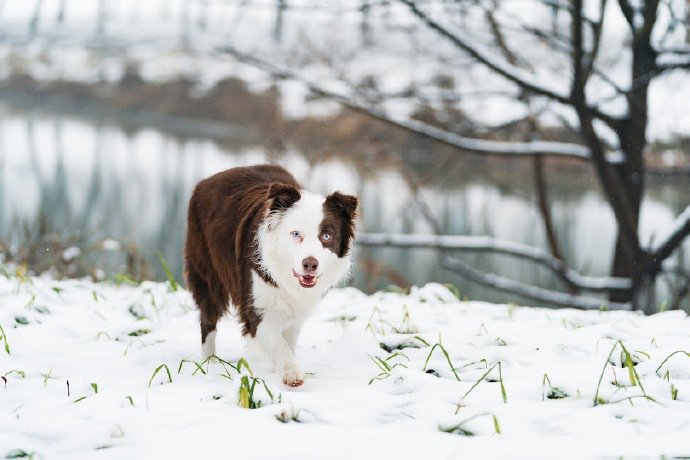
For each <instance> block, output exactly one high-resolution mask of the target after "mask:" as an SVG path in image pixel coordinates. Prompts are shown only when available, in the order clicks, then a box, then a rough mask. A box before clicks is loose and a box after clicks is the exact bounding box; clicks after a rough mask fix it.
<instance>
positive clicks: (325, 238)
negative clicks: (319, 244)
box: [321, 233, 331, 241]
mask: <svg viewBox="0 0 690 460" xmlns="http://www.w3.org/2000/svg"><path fill="white" fill-rule="evenodd" d="M321 239H322V240H324V241H330V240H331V234H330V233H324V234H323V235H321Z"/></svg>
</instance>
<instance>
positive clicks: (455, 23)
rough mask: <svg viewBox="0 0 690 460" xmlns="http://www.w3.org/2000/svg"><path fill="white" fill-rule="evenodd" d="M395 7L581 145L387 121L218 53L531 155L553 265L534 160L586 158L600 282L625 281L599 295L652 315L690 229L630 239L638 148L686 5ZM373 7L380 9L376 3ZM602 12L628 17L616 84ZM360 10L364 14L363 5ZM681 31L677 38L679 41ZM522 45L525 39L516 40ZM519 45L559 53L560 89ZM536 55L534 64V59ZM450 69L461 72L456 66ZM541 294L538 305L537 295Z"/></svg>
mask: <svg viewBox="0 0 690 460" xmlns="http://www.w3.org/2000/svg"><path fill="white" fill-rule="evenodd" d="M396 3H397V4H399V5H402V6H404V7H405V8H406V9H407V10H408V12H409V13H410V14H411V17H412V18H414V20H416V22H417V23H416V27H417V28H418V29H420V28H421V29H425V30H426V32H427V33H432V34H435V35H436V36H437V37H438V38H440V39H441V40H443V42H444V43H445V44H447V45H449V46H450V47H452V48H453V49H455V50H456V52H457V54H458V56H463V57H469V58H471V59H472V60H473V61H474V62H475V63H476V65H479V66H483V67H484V68H485V69H488V70H489V71H490V72H491V73H493V74H494V75H497V76H499V77H501V78H502V79H504V80H505V81H507V82H509V83H510V84H512V85H513V86H514V87H515V88H516V89H517V90H518V93H519V94H520V97H521V99H522V100H523V101H525V102H526V103H528V104H529V103H530V101H532V100H546V101H550V103H551V104H553V105H554V106H556V107H557V108H558V109H557V111H560V113H563V112H567V113H569V114H572V115H573V116H574V117H573V118H574V120H576V122H575V123H574V124H573V125H572V126H570V127H571V128H572V129H573V130H574V131H575V132H576V134H577V136H578V138H579V139H580V142H579V143H576V144H570V143H565V142H553V141H542V140H539V139H537V138H534V137H532V138H529V139H525V140H524V141H523V142H495V141H489V140H486V139H475V138H468V137H466V136H461V135H460V134H458V133H456V132H451V131H448V130H446V129H444V128H440V127H438V126H431V125H428V124H425V123H423V122H420V121H418V120H412V119H403V118H400V117H396V116H394V115H391V114H389V113H387V112H385V111H384V110H382V109H381V108H380V107H379V106H377V105H373V104H371V103H368V102H367V101H366V100H364V101H362V99H361V98H357V97H353V95H352V94H342V93H337V92H335V91H329V90H328V89H326V88H324V87H323V86H322V85H320V84H318V83H315V82H310V81H308V79H305V78H304V77H303V76H301V75H299V74H297V73H295V72H293V71H290V70H289V69H286V68H283V67H280V66H276V65H275V64H272V63H269V62H267V61H266V60H262V59H260V58H257V57H256V56H255V55H248V54H245V53H242V52H241V51H239V50H237V49H234V48H232V47H228V48H226V49H225V51H229V52H231V53H232V54H233V55H234V56H235V57H237V58H239V59H241V60H244V61H245V62H249V63H251V64H254V65H257V66H259V67H262V68H264V69H265V70H267V71H268V72H270V73H272V74H273V75H274V76H277V77H280V78H288V79H296V80H300V81H302V82H303V83H304V84H305V85H306V86H307V87H308V88H309V89H310V90H311V91H312V92H313V93H315V94H317V95H320V96H322V97H328V98H331V99H334V100H337V101H339V102H341V103H342V104H344V105H345V106H347V107H348V108H350V109H353V110H356V111H358V112H361V113H364V114H366V115H368V116H372V117H374V118H376V119H378V120H381V121H384V122H386V123H389V124H392V125H395V126H398V127H400V128H403V129H406V130H409V131H412V132H415V133H417V134H420V135H422V136H425V137H427V138H430V139H433V140H435V141H438V142H441V143H443V144H445V145H449V146H452V147H454V148H457V149H458V151H459V152H463V153H471V154H477V155H493V156H506V155H510V156H515V155H518V156H520V155H523V156H526V157H533V158H535V167H534V172H535V184H536V189H537V191H538V196H539V205H540V209H541V211H542V215H543V216H544V219H545V228H546V230H547V235H548V237H549V243H550V249H551V256H552V257H553V259H554V260H560V261H561V262H563V261H562V257H561V256H560V253H559V250H558V244H557V236H556V235H555V233H554V232H553V230H552V226H551V224H550V222H549V219H550V214H549V211H548V195H547V185H546V181H545V179H544V176H543V169H542V167H543V166H542V164H541V160H540V159H541V158H545V157H547V156H555V157H568V158H576V159H579V160H583V161H587V162H591V164H592V165H593V167H594V171H595V173H596V177H597V179H598V181H599V183H600V185H601V188H602V191H603V193H604V196H605V199H606V200H607V201H608V203H609V205H610V206H611V209H612V211H613V214H614V216H615V219H616V222H617V226H618V234H617V238H616V243H615V248H614V257H613V266H612V268H611V279H616V280H620V279H626V280H629V284H628V286H627V288H623V289H621V288H620V287H621V285H618V286H617V288H615V289H608V290H607V291H608V292H609V297H610V302H611V303H612V304H616V305H625V304H628V305H631V306H632V307H633V308H635V309H642V310H645V311H647V312H651V311H652V310H653V309H654V308H655V299H654V296H653V293H654V285H655V281H656V278H657V275H658V274H659V273H660V271H661V270H662V269H663V267H662V263H663V262H664V260H666V259H667V258H668V257H669V256H670V255H671V254H672V253H673V252H674V250H675V249H676V248H678V247H679V245H680V244H681V243H682V242H683V240H684V238H685V237H686V236H687V235H688V234H689V233H690V207H689V208H688V209H686V211H685V212H683V213H682V214H681V215H680V216H678V218H677V221H676V223H675V225H674V227H673V229H672V231H670V232H669V234H668V235H666V236H665V237H664V238H662V239H660V240H659V242H658V243H657V244H655V245H653V246H649V247H646V246H645V245H644V244H643V242H641V241H640V237H639V221H640V209H641V202H642V197H643V194H644V190H645V174H646V166H645V156H644V154H645V149H646V147H647V144H648V132H647V129H648V124H649V115H650V114H649V101H648V99H649V91H650V85H651V84H652V83H653V82H654V81H655V80H656V79H658V78H660V77H662V76H663V75H664V74H666V73H668V72H673V71H680V72H687V71H688V69H690V46H688V45H687V42H686V40H687V36H688V35H689V33H688V25H687V23H686V21H685V19H686V18H687V15H688V12H687V5H686V3H685V2H683V1H676V0H666V1H663V0H641V1H631V0H617V1H614V0H611V1H608V0H593V1H588V2H584V1H583V0H534V1H533V6H534V7H535V8H542V9H544V10H545V11H547V15H549V14H550V15H551V21H544V24H543V25H540V24H538V25H535V24H529V23H523V22H522V21H521V19H520V18H519V17H515V16H514V15H512V16H511V15H509V14H503V15H502V14H501V8H502V6H503V5H504V4H508V3H510V2H496V1H492V0H485V1H464V0H460V1H459V2H444V1H442V0H430V1H424V2H422V1H414V0H396ZM382 7H384V8H388V7H389V6H388V4H387V3H386V4H384V5H383V6H382ZM371 8H375V6H371ZM473 9H479V10H480V11H481V12H482V14H481V17H483V18H484V30H483V33H481V34H480V33H478V32H476V29H477V27H473V28H471V27H465V25H466V22H465V18H466V17H467V16H468V15H469V13H470V12H471V11H472V10H473ZM613 9H615V10H616V11H615V12H614V13H615V14H619V15H622V17H623V18H624V19H625V24H627V37H626V38H625V39H624V40H623V41H622V43H619V44H618V46H620V49H621V51H620V52H621V54H622V55H625V56H626V57H627V58H628V60H629V64H628V65H627V68H626V69H624V71H623V74H624V75H625V77H626V78H624V79H622V81H623V82H621V79H620V78H616V77H617V75H613V74H612V72H611V69H610V67H609V65H608V63H607V61H606V59H604V58H602V57H601V54H602V48H603V46H602V44H603V40H604V38H603V37H604V35H605V34H604V32H605V31H606V30H607V23H608V21H610V20H611V19H610V17H611V14H612V13H611V11H613ZM367 12H368V14H370V13H369V9H368V10H367ZM475 22H476V21H475ZM474 25H475V26H476V24H474ZM516 33H519V34H520V37H521V40H522V47H515V46H513V43H512V39H511V37H514V36H515V35H516ZM681 33H682V35H683V36H684V38H683V40H681V42H680V43H679V40H678V36H679V35H681ZM486 37H489V39H488V40H487V38H486ZM526 41H527V42H528V45H525V42H526ZM530 41H531V42H530ZM530 43H531V44H533V45H535V46H541V47H542V48H544V45H545V46H546V47H547V48H549V49H550V50H551V52H552V53H553V55H555V56H556V57H557V58H558V59H560V61H559V62H562V63H563V69H562V70H563V74H564V75H563V77H565V78H567V79H568V81H569V85H561V86H563V87H562V88H554V86H553V85H548V84H546V83H545V82H543V81H542V80H541V79H540V75H539V74H538V73H537V72H536V71H535V70H534V69H535V67H536V65H535V63H534V62H530V58H532V59H534V56H533V55H532V56H530V55H529V53H525V52H523V51H524V49H525V48H529V45H530ZM540 58H541V59H544V57H543V56H540ZM549 58H551V56H550V57H549ZM449 62H450V60H449ZM449 65H450V64H449ZM449 71H456V72H460V71H461V69H449ZM626 81H627V83H626ZM593 87H599V88H601V87H606V89H607V90H608V92H609V93H611V92H612V93H613V95H612V96H608V99H609V100H614V99H615V100H616V101H617V102H618V104H619V106H620V107H619V108H618V109H616V110H612V109H610V108H607V107H608V105H607V103H606V102H607V100H605V99H603V98H602V97H601V96H598V97H594V96H593V95H592V93H593V91H591V90H592V88H593ZM403 239H404V238H403ZM397 243H398V244H400V243H401V240H400V239H398V241H397ZM368 244H391V241H381V240H378V243H377V240H376V238H374V239H372V240H370V241H369V242H368ZM461 263H462V262H461V261H459V260H457V261H454V262H453V263H449V262H448V261H447V260H446V263H445V265H446V267H448V268H449V269H453V270H455V271H459V272H461V273H462V274H463V275H465V276H468V277H473V279H474V280H475V281H478V282H482V283H484V284H487V285H491V286H494V287H499V288H504V289H507V290H510V289H511V286H508V285H506V283H503V282H502V281H500V282H499V281H497V280H496V279H495V278H491V277H482V276H473V275H476V274H472V273H470V272H469V271H468V270H467V269H466V268H467V267H464V268H462V269H461V268H459V265H458V264H461ZM572 281H573V280H572V279H571V278H568V277H565V278H564V282H565V283H566V286H567V287H568V289H569V291H570V294H574V293H575V292H576V291H577V290H579V289H580V286H577V284H573V283H572ZM499 285H500V286H499ZM512 287H514V286H512ZM513 292H515V290H514V291H513ZM541 294H543V293H536V294H535V295H534V296H532V298H540V297H539V296H540V295H541ZM571 297H572V296H571ZM542 298H544V300H546V299H545V297H544V296H543V295H542ZM561 300H563V302H560V303H561V304H567V303H568V302H569V301H570V300H572V299H570V298H564V299H561Z"/></svg>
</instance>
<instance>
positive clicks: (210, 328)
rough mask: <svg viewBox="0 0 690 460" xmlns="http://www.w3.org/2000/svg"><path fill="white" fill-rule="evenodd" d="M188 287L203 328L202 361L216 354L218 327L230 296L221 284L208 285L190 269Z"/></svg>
mask: <svg viewBox="0 0 690 460" xmlns="http://www.w3.org/2000/svg"><path fill="white" fill-rule="evenodd" d="M186 278H187V287H188V288H189V290H190V291H191V292H192V296H193V297H194V301H195V302H196V304H197V306H198V307H199V323H200V326H201V359H202V360H206V359H207V358H208V357H209V356H212V355H214V354H216V325H217V324H218V320H219V319H220V317H221V316H223V313H224V312H225V309H226V308H227V303H228V300H229V299H228V296H227V295H224V294H223V292H222V288H221V286H220V283H207V282H206V280H205V279H204V278H202V277H201V276H200V275H199V274H198V273H197V272H196V270H193V269H188V270H187V273H186Z"/></svg>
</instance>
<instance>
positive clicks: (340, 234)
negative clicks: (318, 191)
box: [185, 165, 357, 386]
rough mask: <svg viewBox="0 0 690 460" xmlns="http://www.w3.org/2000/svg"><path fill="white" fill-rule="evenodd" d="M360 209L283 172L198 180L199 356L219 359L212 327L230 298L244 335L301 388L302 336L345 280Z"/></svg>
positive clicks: (193, 217)
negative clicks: (331, 292)
mask: <svg viewBox="0 0 690 460" xmlns="http://www.w3.org/2000/svg"><path fill="white" fill-rule="evenodd" d="M356 208H357V198H356V197H353V196H349V195H343V194H341V193H339V192H335V193H333V194H331V195H328V196H327V197H322V196H319V195H315V194H313V193H310V192H307V191H305V190H303V189H302V187H301V186H300V185H299V184H298V183H297V181H296V180H295V178H294V177H293V176H292V175H291V174H290V173H288V172H287V171H286V170H284V169H283V168H281V167H279V166H272V165H260V166H251V167H241V168H233V169H228V170H226V171H223V172H220V173H218V174H216V175H214V176H212V177H209V178H208V179H205V180H203V181H201V182H200V183H199V184H198V185H197V186H196V188H195V189H194V193H193V194H192V198H191V199H190V201H189V214H188V218H187V223H188V228H187V241H186V243H185V279H186V281H187V287H188V288H189V290H190V291H191V292H192V295H193V297H194V300H195V301H196V304H197V305H198V307H199V312H200V321H201V348H202V357H203V358H204V359H205V358H207V357H209V356H211V355H212V354H214V353H215V339H216V324H217V323H218V320H219V319H220V317H221V316H222V315H223V314H224V313H225V312H226V311H227V310H228V308H229V303H230V301H232V304H233V305H234V306H235V308H236V309H237V312H238V313H239V318H240V321H241V323H242V333H243V335H245V336H248V337H250V338H251V339H252V340H254V341H255V342H256V344H257V345H259V347H260V348H261V349H262V350H263V351H264V352H265V353H266V354H267V355H268V356H270V357H271V359H272V361H273V366H274V368H275V370H276V371H277V372H280V373H281V374H282V377H283V382H284V383H285V384H287V385H291V386H299V385H301V384H302V383H303V382H304V375H303V374H302V371H301V370H300V369H299V367H298V365H297V363H296V361H295V356H294V355H295V345H296V343H297V338H298V336H299V333H300V329H301V327H302V324H303V323H304V320H305V319H306V318H307V316H308V315H309V313H310V312H311V311H312V310H313V309H314V308H315V307H316V306H317V304H318V303H319V301H320V300H321V298H322V297H323V296H324V295H325V293H326V292H327V291H328V290H329V289H330V288H331V287H332V286H333V285H335V284H336V283H338V282H339V281H341V280H342V279H344V278H345V277H346V276H347V275H348V272H349V270H350V265H351V251H350V249H351V246H352V243H353V239H354V232H355V223H354V219H355V211H356Z"/></svg>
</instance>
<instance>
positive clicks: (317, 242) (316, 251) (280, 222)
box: [258, 184, 357, 292]
mask: <svg viewBox="0 0 690 460" xmlns="http://www.w3.org/2000/svg"><path fill="white" fill-rule="evenodd" d="M267 209H268V210H267V216H266V221H265V224H264V225H262V228H261V229H260V230H259V234H258V240H259V241H258V242H259V245H258V250H259V252H260V258H261V265H262V267H263V269H264V270H266V271H267V272H268V274H270V275H271V277H272V278H273V279H274V280H275V281H276V283H278V284H279V285H281V286H284V287H287V288H302V289H311V288H315V287H318V288H319V289H316V291H320V292H325V291H326V290H327V289H329V288H330V287H331V286H333V285H334V284H336V283H338V282H339V281H340V280H342V279H343V278H344V277H345V276H347V274H348V271H349V269H350V264H351V261H350V258H351V257H350V255H351V249H352V244H353V240H354V235H355V218H356V209H357V198H356V197H354V196H350V195H344V194H342V193H339V192H335V193H332V194H331V195H328V196H327V197H325V198H324V197H322V196H319V195H315V194H313V193H310V192H307V191H304V190H298V189H296V188H294V187H292V186H289V185H284V184H274V185H272V186H271V188H270V189H269V191H268V196H267Z"/></svg>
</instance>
